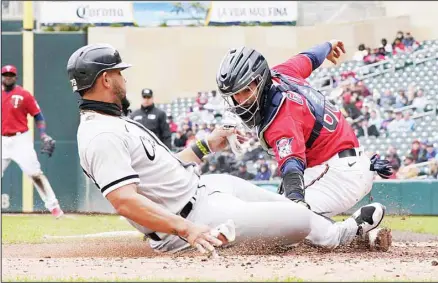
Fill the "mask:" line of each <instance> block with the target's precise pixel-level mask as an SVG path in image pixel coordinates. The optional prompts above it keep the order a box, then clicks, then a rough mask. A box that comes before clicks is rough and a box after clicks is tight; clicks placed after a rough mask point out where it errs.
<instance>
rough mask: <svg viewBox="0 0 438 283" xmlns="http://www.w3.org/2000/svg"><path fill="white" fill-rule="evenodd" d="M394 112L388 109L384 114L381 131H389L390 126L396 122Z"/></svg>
mask: <svg viewBox="0 0 438 283" xmlns="http://www.w3.org/2000/svg"><path fill="white" fill-rule="evenodd" d="M393 114H394V111H393V110H392V109H386V110H385V111H384V112H383V118H384V119H383V121H382V124H381V129H384V130H387V129H388V125H389V124H390V123H391V122H392V121H394V115H393Z"/></svg>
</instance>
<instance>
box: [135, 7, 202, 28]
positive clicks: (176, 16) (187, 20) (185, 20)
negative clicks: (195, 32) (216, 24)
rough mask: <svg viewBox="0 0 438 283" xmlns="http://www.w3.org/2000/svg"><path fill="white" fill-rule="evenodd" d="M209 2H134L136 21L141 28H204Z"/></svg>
mask: <svg viewBox="0 0 438 283" xmlns="http://www.w3.org/2000/svg"><path fill="white" fill-rule="evenodd" d="M209 6H210V2H209V1H201V2H195V1H186V2H153V1H147V2H134V3H133V9H134V19H135V22H136V23H137V24H138V25H139V26H143V27H147V26H151V27H156V26H203V25H205V19H206V17H207V11H208V8H209Z"/></svg>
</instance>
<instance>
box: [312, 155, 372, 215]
mask: <svg viewBox="0 0 438 283" xmlns="http://www.w3.org/2000/svg"><path fill="white" fill-rule="evenodd" d="M355 150H356V156H350V157H344V158H339V156H338V154H335V156H333V157H332V158H330V159H329V160H328V161H327V162H325V163H323V164H321V165H318V166H315V167H311V168H307V169H306V170H305V171H304V183H305V185H306V186H307V188H306V196H305V199H306V202H307V203H308V204H309V205H310V207H311V209H312V210H313V211H315V212H317V213H320V214H322V215H324V216H327V217H332V216H334V215H337V214H340V213H343V212H346V211H347V210H349V209H350V208H352V207H353V206H354V205H356V203H358V202H359V201H360V200H362V199H363V198H364V197H365V196H366V195H367V194H368V193H369V192H370V191H371V189H372V186H373V177H374V172H373V171H370V163H371V162H370V158H369V157H368V156H366V154H365V152H364V150H363V149H362V148H356V149H355Z"/></svg>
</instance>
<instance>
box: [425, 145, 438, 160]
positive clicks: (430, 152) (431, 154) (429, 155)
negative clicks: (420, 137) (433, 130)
mask: <svg viewBox="0 0 438 283" xmlns="http://www.w3.org/2000/svg"><path fill="white" fill-rule="evenodd" d="M435 156H436V150H435V148H434V147H433V144H432V143H431V142H429V143H427V144H426V160H432V159H434V158H435Z"/></svg>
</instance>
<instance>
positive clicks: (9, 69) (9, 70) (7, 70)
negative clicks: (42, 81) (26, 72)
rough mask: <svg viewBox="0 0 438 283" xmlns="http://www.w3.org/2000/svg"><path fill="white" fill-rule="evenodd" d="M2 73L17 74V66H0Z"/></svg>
mask: <svg viewBox="0 0 438 283" xmlns="http://www.w3.org/2000/svg"><path fill="white" fill-rule="evenodd" d="M4 73H13V74H14V75H17V68H16V67H15V66H13V65H6V66H3V67H2V75H3V74H4Z"/></svg>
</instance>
